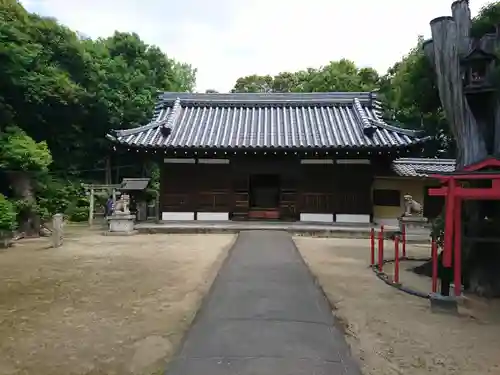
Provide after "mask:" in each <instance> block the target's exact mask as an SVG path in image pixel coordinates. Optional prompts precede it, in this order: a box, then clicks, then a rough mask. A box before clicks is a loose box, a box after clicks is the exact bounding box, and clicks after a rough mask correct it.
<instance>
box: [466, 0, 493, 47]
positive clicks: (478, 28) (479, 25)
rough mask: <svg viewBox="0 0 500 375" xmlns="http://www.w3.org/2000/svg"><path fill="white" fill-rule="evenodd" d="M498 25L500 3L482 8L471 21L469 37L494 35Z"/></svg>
mask: <svg viewBox="0 0 500 375" xmlns="http://www.w3.org/2000/svg"><path fill="white" fill-rule="evenodd" d="M499 24H500V2H498V1H495V2H492V3H490V4H488V5H486V6H484V7H483V8H482V9H481V10H480V11H479V13H478V15H477V16H476V17H474V19H473V20H472V29H471V36H473V37H475V38H481V37H482V36H483V35H484V34H487V33H494V32H495V31H496V26H497V25H499Z"/></svg>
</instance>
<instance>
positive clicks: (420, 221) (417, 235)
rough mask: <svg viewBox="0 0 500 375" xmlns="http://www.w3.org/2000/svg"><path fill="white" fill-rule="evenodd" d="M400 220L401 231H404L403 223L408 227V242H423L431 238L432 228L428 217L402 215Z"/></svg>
mask: <svg viewBox="0 0 500 375" xmlns="http://www.w3.org/2000/svg"><path fill="white" fill-rule="evenodd" d="M398 220H399V231H400V232H402V231H403V225H405V229H406V241H407V242H421V241H428V240H429V239H430V235H431V230H430V228H429V225H428V220H427V218H426V217H422V216H411V215H408V216H401V217H399V218H398Z"/></svg>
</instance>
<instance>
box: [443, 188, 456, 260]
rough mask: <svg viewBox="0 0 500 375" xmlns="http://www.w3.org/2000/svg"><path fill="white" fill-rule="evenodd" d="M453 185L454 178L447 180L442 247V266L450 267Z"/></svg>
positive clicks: (453, 213)
mask: <svg viewBox="0 0 500 375" xmlns="http://www.w3.org/2000/svg"><path fill="white" fill-rule="evenodd" d="M455 187H456V182H455V180H454V179H450V180H448V195H447V196H446V211H445V218H444V220H445V228H444V247H443V266H444V267H445V268H450V267H451V262H452V246H453V229H454V223H453V219H454V218H455V203H456V202H455V201H456V199H455Z"/></svg>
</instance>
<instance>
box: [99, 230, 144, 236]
mask: <svg viewBox="0 0 500 375" xmlns="http://www.w3.org/2000/svg"><path fill="white" fill-rule="evenodd" d="M102 234H103V235H104V236H117V237H120V236H134V235H136V234H139V231H137V230H133V231H131V232H103V233H102Z"/></svg>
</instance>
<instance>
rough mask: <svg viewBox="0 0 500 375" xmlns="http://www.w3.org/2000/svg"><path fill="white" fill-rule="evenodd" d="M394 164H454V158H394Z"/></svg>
mask: <svg viewBox="0 0 500 375" xmlns="http://www.w3.org/2000/svg"><path fill="white" fill-rule="evenodd" d="M394 163H396V164H412V163H413V164H436V163H440V164H450V165H451V164H456V160H455V159H451V158H449V159H448V158H399V159H396V160H394Z"/></svg>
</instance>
